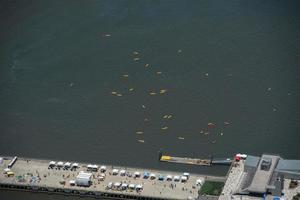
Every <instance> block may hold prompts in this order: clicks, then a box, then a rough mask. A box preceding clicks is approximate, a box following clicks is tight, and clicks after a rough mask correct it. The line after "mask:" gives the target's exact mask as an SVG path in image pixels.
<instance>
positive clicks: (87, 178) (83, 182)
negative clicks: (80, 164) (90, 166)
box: [75, 171, 92, 186]
mask: <svg viewBox="0 0 300 200" xmlns="http://www.w3.org/2000/svg"><path fill="white" fill-rule="evenodd" d="M91 180H92V173H86V172H83V171H81V172H79V174H78V175H77V177H76V181H75V182H76V185H78V186H90V184H91Z"/></svg>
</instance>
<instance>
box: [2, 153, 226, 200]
mask: <svg viewBox="0 0 300 200" xmlns="http://www.w3.org/2000/svg"><path fill="white" fill-rule="evenodd" d="M0 158H1V160H2V161H1V164H0V170H1V174H0V189H13V190H23V191H35V192H47V193H57V194H65V195H66V194H68V195H83V196H92V197H96V198H105V199H148V200H155V199H157V200H158V199H178V200H179V199H197V198H198V191H199V189H200V188H201V185H202V184H203V183H204V182H205V180H206V179H214V178H215V179H222V178H220V177H210V176H209V177H207V176H205V175H197V174H189V173H187V172H185V173H179V172H170V171H158V170H153V169H152V170H151V169H140V168H139V169H137V168H128V167H116V166H114V167H113V166H104V165H102V166H100V165H96V164H93V165H91V164H88V163H80V162H71V161H50V160H43V159H31V158H17V157H14V158H13V157H3V156H2V157H1V156H0ZM9 164H10V165H9ZM80 174H81V175H80ZM89 174H90V175H89ZM87 177H89V178H88V185H85V186H82V185H80V184H82V183H83V182H84V180H85V179H86V178H87ZM78 180H83V182H80V181H78ZM223 180H224V179H223ZM85 183H87V182H85Z"/></svg>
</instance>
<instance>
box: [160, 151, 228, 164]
mask: <svg viewBox="0 0 300 200" xmlns="http://www.w3.org/2000/svg"><path fill="white" fill-rule="evenodd" d="M159 161H161V162H171V163H180V164H188V165H201V166H211V165H231V163H232V162H233V159H231V158H213V157H211V158H210V159H199V158H187V157H177V156H169V155H163V154H162V153H159Z"/></svg>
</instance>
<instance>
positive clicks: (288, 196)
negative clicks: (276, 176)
mask: <svg viewBox="0 0 300 200" xmlns="http://www.w3.org/2000/svg"><path fill="white" fill-rule="evenodd" d="M290 182H291V180H290V179H284V188H283V193H284V197H285V199H286V200H289V199H293V196H294V195H296V194H297V193H300V181H298V187H296V188H294V189H289V185H290Z"/></svg>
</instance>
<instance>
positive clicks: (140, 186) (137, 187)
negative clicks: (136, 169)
mask: <svg viewBox="0 0 300 200" xmlns="http://www.w3.org/2000/svg"><path fill="white" fill-rule="evenodd" d="M135 188H136V189H137V190H141V189H143V186H142V185H137V186H136V187H135Z"/></svg>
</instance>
